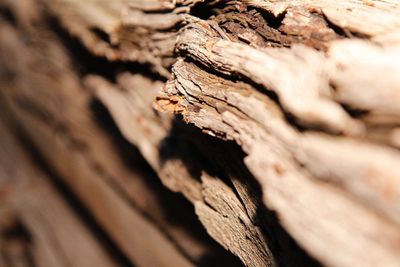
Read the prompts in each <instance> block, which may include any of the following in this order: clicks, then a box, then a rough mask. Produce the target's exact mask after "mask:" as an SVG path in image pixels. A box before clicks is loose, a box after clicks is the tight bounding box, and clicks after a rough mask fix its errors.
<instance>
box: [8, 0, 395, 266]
mask: <svg viewBox="0 0 400 267" xmlns="http://www.w3.org/2000/svg"><path fill="white" fill-rule="evenodd" d="M37 3H40V5H41V6H40V7H39V6H38V7H36V8H29V11H27V7H33V6H34V5H35V4H37ZM1 4H2V6H3V8H5V10H7V11H8V12H9V13H11V14H13V15H14V16H15V21H16V22H14V25H10V24H9V23H6V22H3V23H2V28H3V29H4V31H2V33H0V46H1V47H2V49H3V51H5V52H2V53H0V54H1V55H0V56H1V59H2V61H3V62H4V66H5V67H4V71H3V75H2V87H3V88H2V90H1V92H0V93H1V95H2V96H3V97H4V99H6V100H7V107H9V108H10V110H11V114H12V115H11V117H12V118H13V120H14V121H16V122H17V123H18V124H19V125H21V126H22V128H24V130H25V132H26V133H27V136H29V138H30V139H31V141H33V142H34V143H35V144H36V146H37V147H38V150H39V151H41V153H43V154H44V156H45V158H46V161H47V162H49V164H50V165H52V166H53V167H54V168H55V169H56V170H57V171H58V172H59V173H60V174H61V176H62V177H64V180H65V182H66V183H67V184H68V185H69V187H70V188H72V190H73V191H74V192H75V193H76V194H77V195H78V196H79V198H80V199H82V201H83V202H85V203H86V204H87V205H88V206H89V207H90V210H91V211H92V212H93V213H94V214H95V216H96V218H98V220H99V221H100V222H101V224H102V225H103V227H104V228H106V229H107V231H108V232H110V233H112V234H111V235H112V236H113V237H114V238H115V239H116V240H117V243H118V245H119V246H121V247H122V248H123V250H124V251H125V252H126V253H127V254H128V255H129V256H130V257H131V259H132V260H133V261H135V263H138V264H139V265H144V266H147V265H149V264H150V262H148V261H146V260H149V259H148V258H146V257H144V258H142V257H143V255H144V254H145V252H144V251H140V249H138V250H135V251H131V250H129V248H130V247H129V246H131V245H132V244H136V247H137V246H139V244H138V243H135V242H137V240H135V239H134V237H133V236H131V238H127V236H128V233H129V234H132V232H130V230H128V229H127V230H126V231H121V232H119V229H116V228H115V227H114V226H115V225H114V224H118V225H119V224H122V225H125V223H126V222H127V221H130V222H132V223H135V224H138V225H148V224H149V223H148V222H146V223H145V222H138V220H141V219H136V220H135V219H133V217H132V218H131V219H127V218H126V217H125V216H122V214H124V215H125V214H126V213H129V214H132V208H131V207H129V208H128V207H126V208H124V206H127V204H126V201H124V200H121V198H122V197H121V196H122V193H123V194H125V195H126V196H127V198H129V200H130V201H133V202H134V203H135V211H136V212H137V210H146V208H148V207H147V206H146V203H147V201H149V202H150V203H156V201H155V200H154V198H153V197H151V196H147V195H150V194H151V193H152V192H154V191H153V190H154V188H148V186H146V184H144V183H142V182H138V181H135V182H132V181H130V180H129V179H126V177H128V176H130V177H132V175H133V176H134V177H136V176H137V177H142V176H143V173H141V172H140V171H138V170H135V171H131V170H130V171H128V170H127V169H126V166H125V165H123V164H122V163H121V158H119V157H118V153H119V152H118V151H116V146H117V145H116V143H115V142H114V141H109V140H108V138H109V137H110V136H114V137H115V135H116V133H112V134H109V135H107V134H105V133H104V128H110V125H106V126H105V127H103V128H101V127H99V125H97V123H96V122H95V121H96V120H97V119H96V117H97V118H98V117H99V115H97V116H93V114H92V113H93V110H91V109H90V108H89V106H90V103H91V101H94V99H97V101H100V102H101V103H102V104H103V105H104V106H105V108H106V109H107V110H108V111H109V112H110V114H111V117H112V120H113V121H114V122H115V124H116V126H117V128H118V129H119V131H120V132H121V134H122V136H123V138H125V139H126V140H127V141H128V142H129V143H131V144H133V145H134V146H136V147H137V148H138V150H139V151H140V153H141V154H142V155H143V158H144V159H145V160H146V161H147V162H148V164H149V165H150V167H151V168H152V169H153V170H154V171H155V173H156V174H157V176H158V177H159V178H160V179H161V181H162V183H163V185H165V186H166V187H168V188H169V189H171V190H172V191H174V192H179V193H182V194H183V195H184V196H185V198H187V199H188V200H189V201H190V202H191V203H192V204H193V206H194V211H195V213H196V214H197V216H198V219H199V220H200V221H201V223H202V224H203V225H204V227H205V228H206V230H207V232H208V234H209V235H210V236H212V237H213V238H214V239H215V240H216V241H217V242H218V243H220V244H221V245H222V246H223V247H225V248H226V249H227V250H229V251H231V252H232V253H233V254H235V255H236V256H238V257H239V258H240V259H241V261H242V262H243V263H244V264H245V265H246V266H273V265H282V266H293V265H294V264H296V263H295V262H296V261H298V262H297V263H299V262H302V264H303V265H307V266H308V265H311V264H318V263H316V262H313V261H312V260H311V259H309V258H308V256H307V255H305V254H304V253H302V252H301V250H300V249H299V248H298V247H297V245H296V244H295V243H294V242H293V240H291V238H290V237H289V236H286V235H285V234H286V233H285V232H284V231H287V232H288V233H289V235H290V236H291V237H292V238H294V240H295V241H296V242H297V243H298V245H300V247H301V248H302V249H304V250H305V251H306V252H307V253H309V254H310V255H311V256H313V257H315V258H316V259H317V260H318V261H319V263H321V264H324V265H327V266H377V265H380V266H381V265H382V266H398V265H399V262H400V254H399V252H398V246H399V245H400V244H399V242H400V241H399V240H400V231H399V230H398V226H399V223H400V206H399V204H398V203H399V200H400V184H399V181H400V169H399V167H398V162H399V161H400V154H399V151H398V148H399V147H400V141H399V140H400V138H399V125H398V124H399V118H400V117H399V115H400V111H399V103H400V102H399V95H400V94H399V88H400V80H399V77H400V76H399V73H400V64H399V62H400V49H399V48H400V43H399V40H400V31H399V30H398V27H399V25H400V16H399V15H400V14H399V13H400V6H399V4H398V2H397V1H394V0H391V1H361V0H357V1H340V2H337V1H316V0H315V1H314V0H312V1H311V0H310V1H267V0H259V1H252V0H243V1H219V0H216V1H200V0H186V1H183V0H176V1H155V0H154V1H150V0H147V1H136V0H135V1H124V0H118V1H106V0H95V1H83V2H82V1H76V0H23V1H19V2H16V1H11V0H8V1H6V0H3V1H2V2H1ZM5 14H8V13H7V12H5ZM5 19H7V16H5ZM8 20H10V18H9V17H8ZM32 25H37V26H32ZM38 25H40V26H38ZM49 25H50V26H49ZM64 31H66V32H68V33H69V35H71V36H72V38H71V37H70V36H66V35H68V34H66V33H65V32H64ZM60 35H61V38H64V39H60ZM10 36H12V37H11V38H10ZM24 38H28V40H29V41H30V42H31V43H30V44H29V45H27V44H26V43H25V42H24V41H22V40H23V39H24ZM73 38H76V39H73ZM72 42H77V43H78V45H77V47H75V46H71V44H70V43H72ZM32 43H33V45H32ZM63 43H64V44H63ZM81 45H83V46H84V47H85V49H87V50H85V49H84V48H82V47H81ZM43 48H45V50H46V53H43V52H39V51H41V50H43ZM68 53H69V54H68ZM82 53H89V55H86V56H87V57H89V58H90V59H91V60H94V61H93V62H92V63H88V61H89V59H88V58H86V62H87V63H86V65H85V66H84V70H83V71H80V70H79V68H77V66H76V65H79V64H85V59H84V60H82V59H80V55H81V54H82ZM49 55H50V57H51V58H52V59H49ZM14 58H15V59H17V60H14ZM71 59H72V60H71ZM105 59H107V60H105ZM99 60H100V61H99ZM32 66H47V69H46V68H43V69H40V70H37V69H32ZM10 73H14V77H12V76H11V75H10ZM17 75H21V76H19V77H17ZM32 88H34V90H32ZM54 88H57V89H56V90H54ZM52 89H53V90H52ZM152 106H153V108H152ZM171 113H174V114H178V116H177V117H175V116H172V115H171ZM100 117H101V116H100ZM180 118H183V120H184V121H185V122H187V123H189V124H191V125H185V124H183V123H182V121H181V119H180ZM101 119H104V118H100V121H101ZM193 126H195V127H197V129H198V130H201V131H202V132H203V134H200V133H199V131H196V130H195V129H193ZM55 133H57V134H56V135H55ZM206 135H208V136H206ZM209 136H212V137H216V138H215V139H213V138H211V137H209ZM118 138H120V139H121V137H120V136H119V137H118ZM49 144H50V145H49ZM71 146H72V147H71ZM126 146H129V145H128V144H127V143H125V144H123V145H122V147H126ZM69 147H71V148H69ZM64 150H66V151H68V153H64V155H61V154H63V153H61V152H62V151H64ZM241 150H243V152H244V153H245V155H242V154H241ZM54 151H58V152H59V153H57V157H54ZM224 153H225V154H227V155H224ZM59 154H60V155H59ZM78 159H79V160H78ZM232 162H234V164H232ZM67 164H69V165H67ZM73 172H75V175H74V174H73ZM132 172H133V173H132ZM99 178H100V179H99ZM257 183H258V184H257ZM82 184H91V185H92V186H94V189H92V190H96V192H97V194H99V195H102V196H103V197H102V201H104V202H103V205H111V206H112V207H115V212H116V213H117V214H119V215H118V216H121V217H118V219H115V218H114V217H113V218H109V217H107V216H110V215H107V214H105V213H104V210H103V209H102V208H101V207H100V206H101V205H100V206H99V204H98V203H97V202H96V201H98V200H95V198H92V197H91V196H90V192H91V191H90V190H88V189H83V187H82ZM258 185H260V186H261V190H260V192H258V190H259V189H258ZM111 187H112V188H114V189H111ZM115 187H116V188H119V189H118V190H119V191H116V190H115ZM96 188H97V189H96ZM140 192H143V195H146V197H144V198H142V197H138V196H139V195H141V194H140ZM144 192H145V193H144ZM157 194H159V191H157ZM144 199H145V200H144ZM107 201H109V202H107ZM263 205H265V207H266V208H268V209H270V210H271V211H273V212H275V213H276V215H277V218H278V220H277V221H274V220H272V221H273V222H272V223H266V220H268V219H271V218H270V217H271V216H272V213H268V212H267V211H266V210H265V207H263ZM151 207H152V209H160V210H159V211H157V212H155V215H154V214H153V215H149V216H150V217H151V218H152V219H153V220H154V221H155V222H156V224H157V225H159V226H161V228H162V229H163V232H160V231H158V232H157V229H155V230H154V229H153V228H151V227H150V228H151V229H150V228H149V229H147V228H146V229H147V230H145V229H143V231H148V232H151V231H155V232H157V233H158V234H157V236H159V237H157V238H159V239H160V240H164V241H162V242H165V244H166V246H170V249H171V253H175V254H176V255H177V256H176V257H177V259H176V261H174V264H180V265H184V264H188V265H190V264H197V263H199V258H201V256H200V255H204V254H205V253H206V252H207V251H210V250H209V249H210V245H209V244H208V243H207V242H206V243H203V242H201V241H200V240H197V239H196V238H191V237H190V234H189V233H190V231H188V232H185V233H188V236H189V237H186V238H181V235H180V234H177V233H176V231H175V230H174V226H173V225H171V224H169V223H163V220H164V218H165V215H162V214H163V206H162V205H161V206H160V205H157V204H152V205H151ZM128 210H129V211H128ZM160 214H161V215H160ZM116 216H117V215H116ZM132 216H133V215H132ZM111 217H112V216H111ZM138 218H142V217H140V216H138ZM112 219H114V220H113V221H111V222H109V220H112ZM142 219H143V218H142ZM144 219H146V218H144ZM144 219H143V220H144ZM279 224H280V225H279ZM280 226H282V227H283V229H284V231H283V230H282V229H281V228H280ZM143 227H144V226H143ZM279 229H280V230H279ZM131 231H132V230H131ZM179 231H180V230H178V232H179ZM185 231H187V230H185ZM122 232H123V233H122ZM164 232H165V233H166V235H167V236H168V237H169V238H172V239H173V240H174V242H175V243H174V244H171V243H169V242H168V240H165V236H164ZM187 240H190V243H191V244H192V245H193V244H196V245H193V246H194V247H197V249H186V246H185V245H184V244H186V242H187ZM157 242H158V241H157ZM160 242H161V241H160ZM153 243H154V242H149V243H146V244H145V245H143V244H142V247H141V249H145V247H146V249H148V248H150V247H151V248H152V249H153V250H154V251H155V252H154V253H159V254H157V255H158V256H156V257H154V259H153V258H152V259H151V260H158V262H157V264H162V263H163V264H165V263H166V262H168V260H169V259H167V258H165V257H164V256H165V254H163V253H165V249H162V250H161V249H160V247H158V246H155V245H154V244H153ZM157 245H158V244H157ZM291 245H293V249H292V250H293V251H294V252H293V253H290V250H291V249H290V246H291ZM192 248H193V247H192ZM182 251H183V252H184V253H183V254H184V255H182V254H181V252H182ZM333 252H334V253H333ZM130 253H131V254H130ZM163 257H164V258H163ZM180 259H181V260H180ZM189 260H190V262H189ZM169 263H170V264H171V263H172V262H169ZM151 264H154V262H151Z"/></svg>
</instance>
